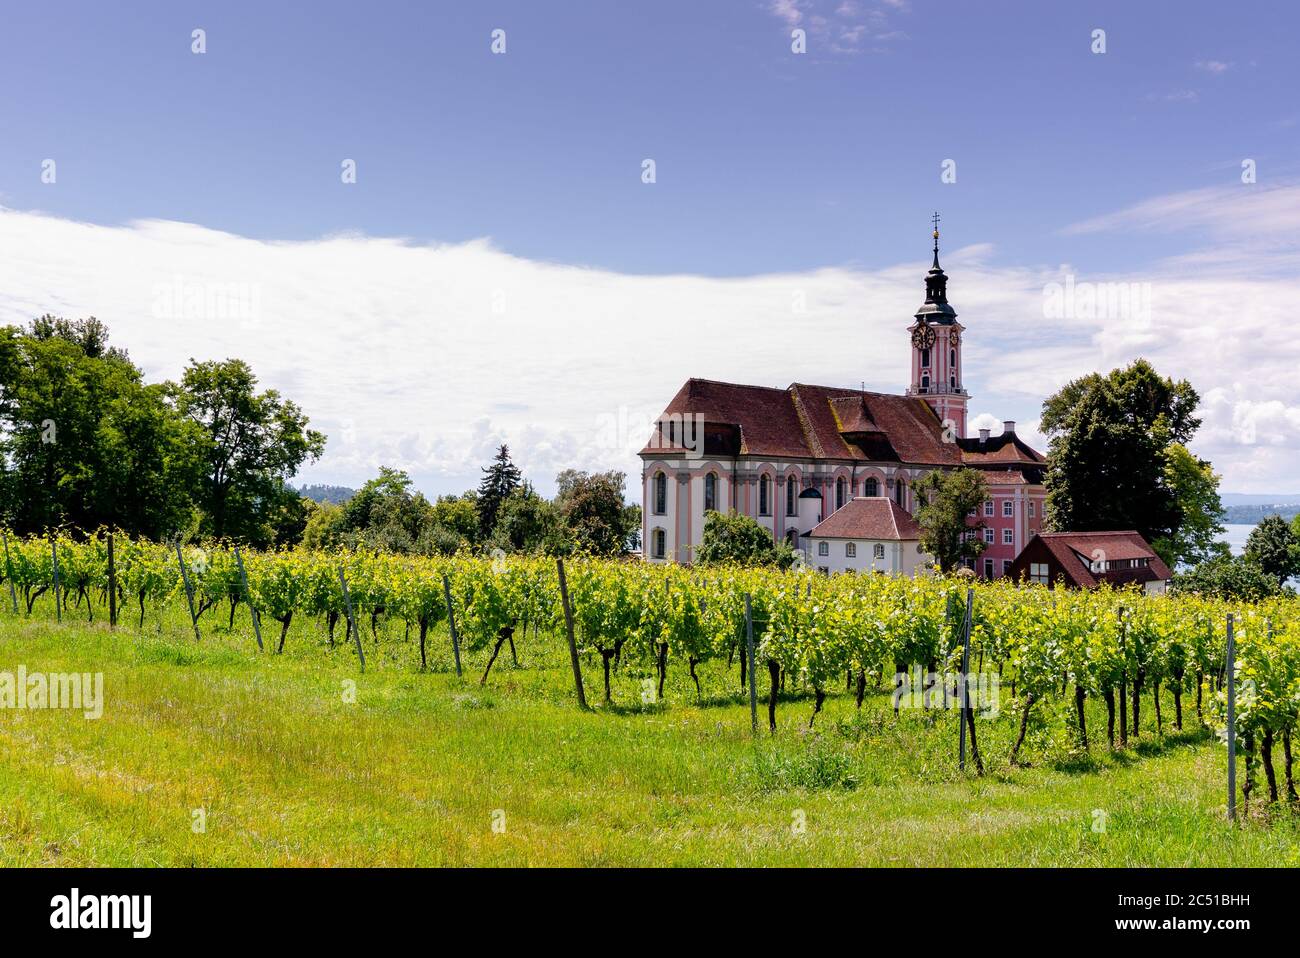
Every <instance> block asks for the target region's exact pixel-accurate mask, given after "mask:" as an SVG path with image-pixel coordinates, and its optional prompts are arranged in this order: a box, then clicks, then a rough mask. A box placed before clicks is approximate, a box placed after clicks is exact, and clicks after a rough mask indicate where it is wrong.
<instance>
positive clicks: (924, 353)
mask: <svg viewBox="0 0 1300 958" xmlns="http://www.w3.org/2000/svg"><path fill="white" fill-rule="evenodd" d="M929 365H930V350H928V349H923V350H921V366H922V367H924V368H928V367H929Z"/></svg>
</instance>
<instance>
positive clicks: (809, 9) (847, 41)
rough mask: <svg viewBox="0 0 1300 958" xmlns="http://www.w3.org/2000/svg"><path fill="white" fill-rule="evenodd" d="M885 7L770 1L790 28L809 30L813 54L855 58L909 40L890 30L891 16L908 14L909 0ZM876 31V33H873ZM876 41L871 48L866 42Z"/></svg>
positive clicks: (854, 0)
mask: <svg viewBox="0 0 1300 958" xmlns="http://www.w3.org/2000/svg"><path fill="white" fill-rule="evenodd" d="M882 2H883V7H884V8H887V9H884V8H881V7H867V6H865V5H864V4H863V3H861V2H860V0H839V2H838V3H837V2H835V0H770V2H769V3H768V4H767V10H768V12H769V13H771V14H772V15H773V16H775V17H776V18H777V19H779V20H781V21H782V22H783V23H784V24H785V25H786V26H787V27H791V28H793V27H805V28H806V29H807V31H808V34H809V36H811V37H812V39H813V43H812V45H811V47H810V52H812V53H813V54H814V58H815V54H817V53H818V52H829V53H832V54H837V55H849V56H852V55H855V54H859V53H862V52H865V51H867V50H868V49H869V50H870V52H873V53H882V52H885V47H884V44H885V43H886V42H888V41H890V40H896V39H905V38H906V37H907V34H906V33H904V32H903V31H901V30H889V29H886V27H887V25H888V21H889V16H890V15H891V14H897V13H907V12H908V11H909V5H908V3H907V0H882ZM873 31H875V32H873ZM868 39H871V40H874V41H875V45H874V46H872V47H870V48H868V47H865V46H864V45H863V44H864V42H865V41H866V40H868Z"/></svg>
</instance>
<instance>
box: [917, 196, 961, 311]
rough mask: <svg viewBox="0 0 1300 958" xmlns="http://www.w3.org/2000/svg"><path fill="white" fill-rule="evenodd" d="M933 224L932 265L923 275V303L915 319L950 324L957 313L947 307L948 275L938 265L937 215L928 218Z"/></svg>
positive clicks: (936, 213)
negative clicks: (922, 318)
mask: <svg viewBox="0 0 1300 958" xmlns="http://www.w3.org/2000/svg"><path fill="white" fill-rule="evenodd" d="M930 220H931V222H932V223H933V224H934V233H933V235H934V263H933V265H931V267H930V272H928V273H926V274H925V303H924V304H922V306H921V308H920V310H918V311H917V314H916V315H917V318H918V319H919V318H921V316H925V318H926V321H927V322H941V323H951V322H954V321H955V320H956V319H957V311H956V310H955V309H953V308H952V307H951V306H949V305H948V274H946V273H945V272H944V271H943V268H942V267H941V266H940V265H939V213H938V212H937V211H936V212H935V214H934V215H933V216H932V217H930Z"/></svg>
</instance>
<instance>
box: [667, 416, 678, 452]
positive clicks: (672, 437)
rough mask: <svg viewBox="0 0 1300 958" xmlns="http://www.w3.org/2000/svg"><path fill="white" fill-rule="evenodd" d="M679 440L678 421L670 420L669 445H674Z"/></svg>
mask: <svg viewBox="0 0 1300 958" xmlns="http://www.w3.org/2000/svg"><path fill="white" fill-rule="evenodd" d="M676 442H677V423H675V422H673V420H671V419H670V420H668V445H670V446H671V445H674V444H675V443H676Z"/></svg>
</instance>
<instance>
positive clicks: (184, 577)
mask: <svg viewBox="0 0 1300 958" xmlns="http://www.w3.org/2000/svg"><path fill="white" fill-rule="evenodd" d="M176 561H177V563H178V564H179V565H180V567H181V581H182V582H184V583H185V598H186V599H188V600H189V603H190V625H192V626H194V640H195V641H196V642H201V641H202V640H203V639H202V636H200V635H199V617H198V615H197V614H196V613H195V611H194V587H193V586H192V585H190V574H189V571H188V570H187V569H186V568H185V557H184V556H183V555H181V540H180V539H177V540H176Z"/></svg>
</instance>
